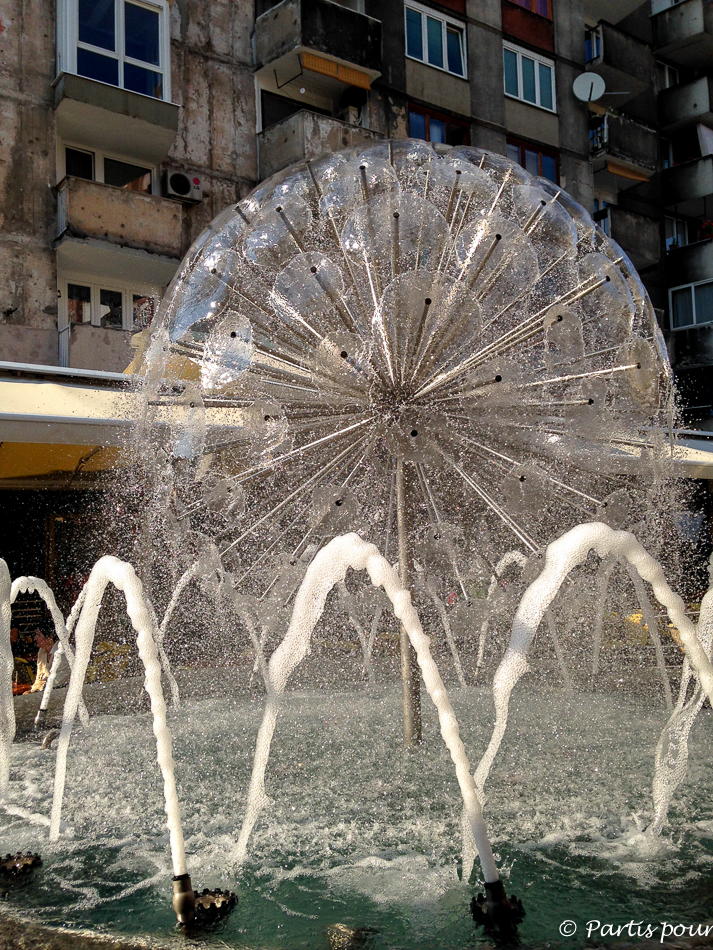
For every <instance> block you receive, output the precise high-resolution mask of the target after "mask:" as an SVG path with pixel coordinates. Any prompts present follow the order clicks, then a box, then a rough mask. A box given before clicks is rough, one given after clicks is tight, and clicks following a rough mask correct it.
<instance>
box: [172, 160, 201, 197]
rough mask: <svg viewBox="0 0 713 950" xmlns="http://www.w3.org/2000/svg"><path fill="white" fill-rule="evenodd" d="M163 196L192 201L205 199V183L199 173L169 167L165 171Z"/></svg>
mask: <svg viewBox="0 0 713 950" xmlns="http://www.w3.org/2000/svg"><path fill="white" fill-rule="evenodd" d="M163 196H164V198H173V199H174V201H189V202H191V203H193V202H196V201H202V200H203V185H202V182H201V179H200V176H198V175H191V174H188V173H186V172H182V171H179V170H178V169H177V168H167V169H166V171H165V172H164V173H163Z"/></svg>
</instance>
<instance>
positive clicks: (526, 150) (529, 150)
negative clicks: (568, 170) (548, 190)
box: [507, 139, 559, 184]
mask: <svg viewBox="0 0 713 950" xmlns="http://www.w3.org/2000/svg"><path fill="white" fill-rule="evenodd" d="M507 156H508V158H509V159H511V161H513V162H517V163H518V165H522V167H523V168H525V169H526V170H527V171H528V172H530V174H531V175H538V176H540V177H541V178H547V179H549V180H550V181H552V182H554V183H555V184H558V183H559V156H558V155H557V153H556V152H551V151H550V150H549V149H542V148H540V147H538V146H536V145H530V144H529V143H527V142H520V141H518V139H508V140H507Z"/></svg>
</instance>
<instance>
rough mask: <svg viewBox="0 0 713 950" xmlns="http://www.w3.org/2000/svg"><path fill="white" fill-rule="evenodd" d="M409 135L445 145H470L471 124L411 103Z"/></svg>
mask: <svg viewBox="0 0 713 950" xmlns="http://www.w3.org/2000/svg"><path fill="white" fill-rule="evenodd" d="M409 135H410V136H411V138H412V139H424V140H425V141H426V142H436V143H441V144H444V145H470V125H469V124H468V123H467V122H463V121H460V120H458V119H451V117H450V116H447V115H442V114H441V113H440V112H433V111H432V110H431V109H423V108H421V107H420V106H413V105H409Z"/></svg>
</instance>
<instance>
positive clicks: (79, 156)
mask: <svg viewBox="0 0 713 950" xmlns="http://www.w3.org/2000/svg"><path fill="white" fill-rule="evenodd" d="M64 168H65V175H69V176H71V177H73V178H86V179H87V180H88V181H101V182H104V184H106V185H114V187H115V188H125V189H126V190H128V191H141V192H143V193H144V194H147V195H150V194H151V193H152V186H153V180H154V175H153V169H151V168H145V167H144V166H143V165H133V164H132V163H130V162H124V161H121V160H119V159H118V158H109V156H108V155H104V154H103V153H101V152H87V151H86V150H84V149H78V148H74V147H72V146H69V145H67V146H65V147H64ZM60 170H61V169H60ZM60 177H62V178H63V177H64V175H61V176H60Z"/></svg>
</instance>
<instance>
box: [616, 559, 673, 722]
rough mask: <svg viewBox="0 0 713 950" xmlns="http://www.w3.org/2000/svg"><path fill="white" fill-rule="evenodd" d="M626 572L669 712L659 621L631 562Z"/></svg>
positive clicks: (667, 681) (669, 690) (669, 684)
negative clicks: (648, 638) (654, 655)
mask: <svg viewBox="0 0 713 950" xmlns="http://www.w3.org/2000/svg"><path fill="white" fill-rule="evenodd" d="M627 572H628V574H629V577H630V578H631V582H632V584H633V585H634V590H635V591H636V596H637V598H638V600H639V604H640V605H641V615H642V617H643V618H644V623H645V624H646V626H647V627H648V630H649V636H650V637H651V640H652V642H653V644H654V649H655V651H656V665H657V667H658V670H659V674H660V676H661V685H662V686H663V695H664V700H665V701H666V709H668V711H669V712H673V697H672V696H671V683H670V682H669V678H668V673H667V672H666V660H665V659H664V655H663V647H662V646H661V637H660V636H659V622H658V618H657V617H656V613H655V611H654V608H653V606H652V605H651V601H650V600H649V598H648V595H647V594H646V588H645V587H644V583H643V581H642V580H641V578H640V577H639V574H638V571H636V570H635V569H634V568H633V567H632V566H631V564H629V565H627Z"/></svg>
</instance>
